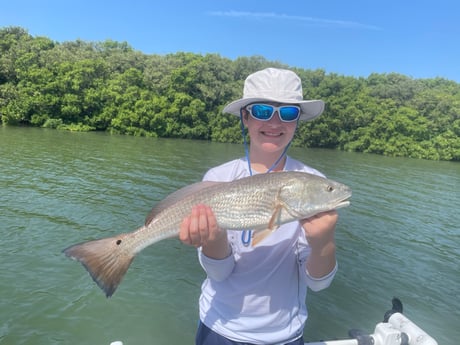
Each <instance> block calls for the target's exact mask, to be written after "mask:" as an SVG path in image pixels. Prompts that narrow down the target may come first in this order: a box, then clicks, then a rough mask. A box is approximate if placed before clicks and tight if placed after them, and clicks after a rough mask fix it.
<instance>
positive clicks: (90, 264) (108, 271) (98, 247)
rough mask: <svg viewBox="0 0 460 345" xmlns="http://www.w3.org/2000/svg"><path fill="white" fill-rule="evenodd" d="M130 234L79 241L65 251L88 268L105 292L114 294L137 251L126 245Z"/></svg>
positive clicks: (107, 294) (110, 294) (109, 294)
mask: <svg viewBox="0 0 460 345" xmlns="http://www.w3.org/2000/svg"><path fill="white" fill-rule="evenodd" d="M127 236H128V234H121V235H118V236H114V237H108V238H103V239H99V240H94V241H89V242H83V243H79V244H76V245H73V246H70V247H68V248H66V249H64V250H63V253H64V254H65V255H66V256H68V257H70V258H72V259H74V260H77V261H79V262H81V264H82V265H83V266H84V267H85V268H86V270H87V271H88V273H89V274H90V275H91V278H93V280H94V282H95V283H96V284H97V285H98V286H99V287H100V288H101V289H102V290H103V291H104V292H105V295H106V296H107V297H110V296H112V295H113V293H114V292H115V290H116V289H117V287H118V285H119V284H120V282H121V280H122V279H123V277H124V275H125V273H126V271H127V270H128V268H129V266H130V265H131V262H132V261H133V259H134V257H135V255H136V254H135V253H134V252H133V251H132V250H129V248H128V246H124V245H123V244H124V239H125V238H126V237H127Z"/></svg>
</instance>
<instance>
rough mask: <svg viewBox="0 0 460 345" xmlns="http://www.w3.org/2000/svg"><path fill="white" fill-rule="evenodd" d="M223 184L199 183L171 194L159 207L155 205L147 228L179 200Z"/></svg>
mask: <svg viewBox="0 0 460 345" xmlns="http://www.w3.org/2000/svg"><path fill="white" fill-rule="evenodd" d="M222 183H226V182H216V181H201V182H197V183H193V184H191V185H188V186H185V187H183V188H181V189H179V190H176V191H175V192H173V193H171V194H169V195H168V196H167V197H166V198H164V199H163V200H162V201H161V202H159V203H158V204H157V205H155V207H154V208H152V210H151V211H150V213H149V214H148V216H147V218H146V219H145V226H147V225H149V224H150V223H151V222H152V220H153V219H154V218H155V216H156V215H157V214H159V213H160V212H161V211H163V210H165V209H167V208H168V207H171V206H172V205H174V204H175V203H177V202H178V201H179V200H182V199H183V198H185V197H187V196H189V195H193V194H195V193H196V192H199V191H201V190H202V189H205V188H208V187H211V186H214V185H216V184H222Z"/></svg>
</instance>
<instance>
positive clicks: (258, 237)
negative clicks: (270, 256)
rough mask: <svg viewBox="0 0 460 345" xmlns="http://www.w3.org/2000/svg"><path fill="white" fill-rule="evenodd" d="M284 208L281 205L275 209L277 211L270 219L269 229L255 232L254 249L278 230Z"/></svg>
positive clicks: (253, 237)
mask: <svg viewBox="0 0 460 345" xmlns="http://www.w3.org/2000/svg"><path fill="white" fill-rule="evenodd" d="M282 208H283V206H282V205H281V204H280V205H277V206H276V207H275V211H274V212H273V214H272V216H271V218H270V221H269V222H268V228H267V229H262V230H254V233H253V236H252V245H253V246H254V247H255V246H257V245H258V244H259V243H260V242H261V241H262V240H264V239H265V238H266V237H268V236H270V235H271V234H272V233H273V232H274V231H275V230H276V229H278V227H279V222H278V219H279V217H280V215H281V210H282Z"/></svg>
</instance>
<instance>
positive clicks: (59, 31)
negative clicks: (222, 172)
mask: <svg viewBox="0 0 460 345" xmlns="http://www.w3.org/2000/svg"><path fill="white" fill-rule="evenodd" d="M5 26H20V27H23V28H25V29H27V30H28V31H29V33H30V34H31V35H33V36H46V37H48V38H50V39H52V40H54V41H58V42H63V41H74V40H76V39H82V40H85V41H104V40H106V39H111V40H114V41H120V42H123V41H126V42H127V43H129V44H130V45H131V46H132V47H133V48H134V49H136V50H139V51H142V52H144V53H146V54H167V53H176V52H179V51H181V52H193V53H199V54H206V53H217V54H219V55H221V56H223V57H228V58H230V59H235V58H237V57H239V56H252V55H261V56H263V57H265V58H266V59H267V60H271V61H279V62H282V63H285V64H287V65H289V66H295V67H300V68H304V69H317V68H321V69H324V70H325V71H326V73H337V74H341V75H346V76H354V77H367V76H368V75H369V74H371V73H391V72H396V73H401V74H404V75H407V76H410V77H413V78H434V77H443V78H447V79H450V80H454V81H456V82H460V1H458V0H437V1H427V0H418V1H415V0H357V1H353V0H349V1H345V0H321V1H319V0H316V1H310V0H295V1H294V0H277V1H273V0H257V1H256V0H203V1H190V0H162V1H155V0H148V1H147V0H131V1H119V0H112V1H109V0H107V1H98V0H93V1H89V0H78V1H70V0H69V1H67V0H42V1H32V0H14V1H4V2H3V3H2V5H1V8H0V27H5Z"/></svg>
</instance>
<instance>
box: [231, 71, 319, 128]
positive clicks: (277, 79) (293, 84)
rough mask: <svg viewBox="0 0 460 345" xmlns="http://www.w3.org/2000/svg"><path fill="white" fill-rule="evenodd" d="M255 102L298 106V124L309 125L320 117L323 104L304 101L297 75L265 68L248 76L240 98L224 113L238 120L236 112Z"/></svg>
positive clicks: (315, 101) (316, 101) (238, 112)
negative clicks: (234, 116)
mask: <svg viewBox="0 0 460 345" xmlns="http://www.w3.org/2000/svg"><path fill="white" fill-rule="evenodd" d="M257 102H276V103H285V104H297V105H298V106H300V109H301V110H300V111H301V113H300V120H301V121H309V120H313V119H314V118H315V117H318V116H319V115H321V113H322V112H323V110H324V102H323V101H321V100H304V99H303V93H302V82H301V80H300V78H299V76H298V75H297V74H295V73H294V72H292V71H290V70H286V69H280V68H266V69H263V70H261V71H258V72H255V73H252V74H250V75H249V76H248V77H247V78H246V80H245V82H244V88H243V98H241V99H238V100H236V101H233V102H231V103H229V104H227V105H226V106H225V108H224V110H223V112H224V113H230V114H233V115H237V116H240V109H241V108H243V107H245V106H247V105H249V104H251V103H257Z"/></svg>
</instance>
